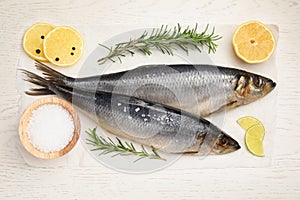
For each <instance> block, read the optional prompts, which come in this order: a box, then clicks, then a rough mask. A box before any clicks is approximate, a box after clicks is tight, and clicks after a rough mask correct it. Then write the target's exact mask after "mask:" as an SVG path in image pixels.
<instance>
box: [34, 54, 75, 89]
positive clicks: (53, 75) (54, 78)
mask: <svg viewBox="0 0 300 200" xmlns="http://www.w3.org/2000/svg"><path fill="white" fill-rule="evenodd" d="M35 67H36V68H37V69H38V70H40V71H42V73H43V75H44V76H45V77H44V78H45V79H47V80H50V81H51V82H55V83H56V84H59V85H65V83H64V80H71V79H72V80H73V78H71V77H68V76H65V75H64V74H62V73H60V72H58V71H56V70H54V69H52V68H50V67H49V66H47V65H46V64H44V63H41V62H39V61H37V60H36V61H35Z"/></svg>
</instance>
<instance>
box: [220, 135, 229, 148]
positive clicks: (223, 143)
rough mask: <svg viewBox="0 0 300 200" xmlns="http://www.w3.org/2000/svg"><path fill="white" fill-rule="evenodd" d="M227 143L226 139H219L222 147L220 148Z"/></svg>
mask: <svg viewBox="0 0 300 200" xmlns="http://www.w3.org/2000/svg"><path fill="white" fill-rule="evenodd" d="M227 142H228V141H227V139H226V138H224V137H223V138H222V139H221V145H222V146H225V145H226V144H227Z"/></svg>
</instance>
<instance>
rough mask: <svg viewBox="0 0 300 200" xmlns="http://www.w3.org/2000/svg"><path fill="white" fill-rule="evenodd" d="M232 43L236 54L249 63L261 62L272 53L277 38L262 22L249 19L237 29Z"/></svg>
mask: <svg viewBox="0 0 300 200" xmlns="http://www.w3.org/2000/svg"><path fill="white" fill-rule="evenodd" d="M232 44H233V48H234V51H235V53H236V55H237V56H238V57H239V58H241V59H242V60H244V61H245V62H247V63H261V62H263V61H265V60H267V59H268V58H270V56H271V55H272V53H273V51H274V48H275V39H274V37H273V34H272V32H271V31H270V30H269V29H268V28H267V27H266V26H265V25H264V24H262V23H261V22H258V21H249V22H246V23H244V24H242V25H240V26H239V27H238V28H237V30H236V31H235V33H234V35H233V38H232Z"/></svg>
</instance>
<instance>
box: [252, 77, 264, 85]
mask: <svg viewBox="0 0 300 200" xmlns="http://www.w3.org/2000/svg"><path fill="white" fill-rule="evenodd" d="M252 81H253V84H254V86H255V87H257V88H258V87H261V86H262V84H263V81H262V79H261V78H260V77H258V76H253V78H252Z"/></svg>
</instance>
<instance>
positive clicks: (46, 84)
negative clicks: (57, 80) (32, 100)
mask: <svg viewBox="0 0 300 200" xmlns="http://www.w3.org/2000/svg"><path fill="white" fill-rule="evenodd" d="M20 71H22V73H23V74H24V75H25V78H24V80H25V81H27V82H30V83H33V84H35V85H38V86H40V88H31V89H29V90H28V91H25V93H26V94H28V95H32V96H40V95H49V94H55V92H54V91H53V89H51V88H53V87H52V85H53V84H52V83H51V82H50V81H49V80H46V79H44V78H43V77H40V76H38V75H36V74H34V73H32V72H30V71H27V70H25V69H20Z"/></svg>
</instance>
